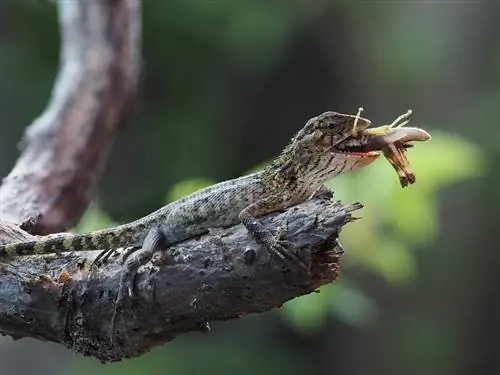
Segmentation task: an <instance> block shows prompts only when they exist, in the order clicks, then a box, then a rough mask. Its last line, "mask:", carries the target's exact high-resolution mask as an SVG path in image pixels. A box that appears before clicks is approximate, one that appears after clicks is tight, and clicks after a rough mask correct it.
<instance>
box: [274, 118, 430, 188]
mask: <svg viewBox="0 0 500 375" xmlns="http://www.w3.org/2000/svg"><path fill="white" fill-rule="evenodd" d="M361 111H362V108H360V109H359V111H358V113H357V114H356V115H348V114H342V113H338V112H324V113H322V114H320V115H319V116H316V117H313V118H312V119H310V120H309V121H308V122H307V123H306V125H305V126H304V127H303V128H302V129H301V130H300V131H299V132H298V133H297V134H296V135H295V137H293V138H292V140H291V141H290V143H289V145H288V146H287V147H286V148H285V150H283V152H282V153H281V155H280V156H279V157H278V158H277V159H276V160H275V161H274V162H273V164H272V165H271V166H270V169H268V173H269V172H271V173H273V174H274V177H273V178H274V179H276V180H277V179H280V180H281V181H285V182H289V183H290V184H292V185H293V184H304V185H305V186H307V190H309V188H310V189H313V190H314V189H315V188H317V187H318V186H320V185H322V184H323V183H324V182H326V181H327V180H329V179H331V178H333V177H335V176H337V175H339V174H341V173H345V172H349V171H352V170H355V169H359V168H362V167H365V166H368V165H370V164H371V163H373V162H374V161H375V160H377V159H378V158H379V157H380V156H381V155H386V157H388V156H387V155H391V157H392V158H394V159H395V158H396V156H399V155H400V154H403V151H401V153H396V152H392V153H389V152H386V151H387V150H388V149H389V148H390V147H395V148H396V149H397V150H405V149H406V148H408V147H411V145H409V144H408V142H411V141H423V140H427V139H429V138H430V135H429V134H428V133H427V132H425V131H423V130H421V129H417V128H409V127H404V125H406V124H407V123H408V122H409V120H407V119H408V118H409V116H410V114H411V111H408V112H407V113H405V114H404V115H401V116H399V117H398V118H397V119H396V120H395V121H394V122H393V123H392V124H390V125H384V126H380V127H376V128H370V126H371V121H370V120H367V119H365V118H363V117H361V116H360V114H361ZM393 151H394V150H393ZM388 158H389V157H388ZM405 161H406V160H405V159H401V158H400V160H399V161H398V163H400V164H402V163H404V162H405ZM393 165H394V164H393Z"/></svg>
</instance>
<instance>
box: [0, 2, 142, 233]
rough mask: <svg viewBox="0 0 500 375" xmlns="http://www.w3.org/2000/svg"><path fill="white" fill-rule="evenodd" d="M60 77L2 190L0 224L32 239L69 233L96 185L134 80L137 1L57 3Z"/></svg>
mask: <svg viewBox="0 0 500 375" xmlns="http://www.w3.org/2000/svg"><path fill="white" fill-rule="evenodd" d="M58 6H59V24H60V31H61V57H60V60H61V62H60V71H59V74H58V76H57V78H56V82H55V86H54V89H53V91H52V96H51V98H50V101H49V103H48V106H47V108H46V109H45V111H44V112H43V113H42V115H41V116H40V117H38V118H37V119H36V120H35V121H34V122H33V123H32V124H31V125H30V126H29V127H28V128H27V129H26V133H25V135H24V139H23V141H22V148H23V152H22V154H21V156H20V157H19V159H18V161H17V163H16V165H15V166H14V168H13V169H12V171H11V173H10V174H9V175H8V176H7V177H6V178H5V179H4V180H3V183H2V186H1V187H0V198H1V202H0V203H1V204H0V217H1V218H2V221H8V222H12V223H15V224H21V223H29V225H28V226H27V227H29V229H30V232H31V233H37V234H48V233H53V232H60V231H63V230H66V229H67V228H69V227H71V226H73V225H74V224H75V223H76V222H77V221H78V219H79V218H80V216H81V215H82V213H83V212H84V210H85V208H86V207H87V205H88V203H89V201H90V200H91V199H92V197H93V194H94V189H95V187H96V184H97V182H98V181H99V179H100V175H101V171H102V170H103V167H104V165H105V162H106V159H107V153H108V151H109V149H110V147H111V145H112V143H113V140H114V137H115V135H116V133H117V129H118V125H119V124H120V122H121V121H122V120H123V118H124V115H125V114H126V109H127V108H128V107H130V105H131V99H133V98H134V95H135V93H136V88H137V82H138V74H139V57H140V54H139V53H140V51H139V48H140V42H139V37H140V8H139V0H105V1H64V0H61V1H59V4H58Z"/></svg>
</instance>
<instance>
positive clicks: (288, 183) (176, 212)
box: [0, 109, 428, 258]
mask: <svg viewBox="0 0 500 375" xmlns="http://www.w3.org/2000/svg"><path fill="white" fill-rule="evenodd" d="M360 112H361V109H360ZM360 112H358V114H357V115H347V114H341V113H337V112H324V113H322V114H320V115H319V116H317V117H313V118H311V119H310V120H309V121H308V122H307V123H306V125H305V126H304V127H303V128H302V129H301V130H300V131H299V132H298V133H297V134H296V135H295V137H293V138H292V140H291V141H290V143H289V144H288V146H287V147H286V148H285V149H284V150H283V151H282V153H281V154H280V155H279V156H278V157H277V158H276V159H275V160H274V161H273V162H272V163H271V164H270V165H269V166H268V167H266V168H265V169H264V170H263V171H261V172H257V173H254V174H251V175H247V176H244V177H240V178H236V179H234V180H229V181H225V182H222V183H219V184H216V185H212V186H209V187H207V188H205V189H202V190H200V191H197V192H195V193H193V194H191V195H189V196H187V197H185V198H182V199H180V200H178V201H175V202H172V203H170V204H168V205H166V206H164V207H162V208H160V209H159V210H157V211H155V212H153V213H151V214H149V215H147V216H145V217H143V218H140V219H138V220H136V221H133V222H131V223H127V224H123V225H120V226H117V227H114V228H109V229H104V230H98V231H94V232H90V233H82V234H71V233H61V234H55V235H50V236H46V237H43V238H40V239H39V240H36V241H30V242H21V243H11V244H6V245H3V246H0V256H6V255H10V256H15V255H30V254H46V253H57V252H62V251H83V250H92V249H94V250H95V249H103V250H106V249H116V248H119V247H125V246H126V247H130V246H137V247H141V246H142V245H143V242H144V241H145V239H146V237H147V235H148V233H149V232H150V231H151V230H155V231H156V232H157V233H159V235H161V236H163V239H162V240H161V241H160V243H161V244H162V245H163V246H167V247H168V246H169V245H172V244H175V243H177V242H181V241H184V240H186V239H188V238H191V237H194V236H197V235H200V234H203V233H206V232H207V231H208V230H209V229H210V228H217V227H226V226H231V225H234V224H236V223H238V222H241V223H243V224H244V225H245V227H246V228H247V229H248V230H249V232H250V233H251V234H252V235H253V236H254V237H255V238H256V240H259V241H261V242H262V243H263V244H264V245H266V247H267V248H268V249H269V250H270V251H271V252H272V253H274V254H276V255H278V256H280V257H281V258H286V257H290V256H293V255H291V254H289V252H288V251H286V249H283V247H282V246H281V244H280V241H279V240H278V239H276V238H275V236H274V235H273V234H272V233H270V232H269V231H268V230H267V229H265V228H264V227H263V226H262V225H261V224H260V223H258V222H257V221H256V220H255V218H256V217H258V216H261V215H265V214H267V213H270V212H273V211H277V210H281V209H285V208H287V207H290V206H292V205H295V204H298V203H300V202H303V201H305V200H307V199H308V198H309V197H311V196H312V195H313V193H314V192H315V191H317V190H318V189H319V188H321V187H322V186H323V183H324V182H325V181H327V180H330V179H332V178H333V177H335V176H337V175H339V174H341V173H345V172H349V171H352V170H355V169H358V168H361V167H365V166H367V165H369V164H371V163H373V162H374V161H375V160H376V159H377V158H378V157H379V156H380V155H381V153H380V152H375V151H377V150H383V149H384V147H383V146H390V145H392V144H394V143H396V142H397V141H398V140H402V141H401V143H405V142H409V141H413V140H417V141H418V140H426V139H428V138H425V137H422V139H419V137H418V136H417V135H416V134H422V133H425V132H424V131H423V130H420V129H417V128H407V127H403V126H402V125H406V123H407V122H408V121H405V122H404V123H403V124H400V125H397V126H394V125H395V123H393V124H391V125H389V126H381V127H378V128H371V129H367V128H368V127H369V126H370V125H371V122H370V121H369V120H367V119H365V118H362V117H360V116H359V115H360ZM408 115H409V113H407V114H406V115H403V116H400V117H399V118H398V119H397V120H396V121H395V122H397V121H399V120H400V119H404V118H406V117H408ZM409 134H410V135H409ZM412 134H413V135H412ZM425 134H427V133H425ZM424 138H425V139H424ZM385 139H387V142H385V141H384V140H385ZM370 145H375V146H374V147H372V148H371V149H370V147H369V146H370ZM353 147H354V148H355V149H358V148H359V149H363V147H364V149H363V150H362V152H357V151H353V152H351V151H350V150H352V148H353ZM366 148H368V149H366Z"/></svg>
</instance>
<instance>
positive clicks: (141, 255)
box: [111, 228, 166, 341]
mask: <svg viewBox="0 0 500 375" xmlns="http://www.w3.org/2000/svg"><path fill="white" fill-rule="evenodd" d="M165 242H166V241H165V236H164V234H163V233H162V232H161V231H160V230H159V229H158V228H151V229H150V230H149V232H148V234H147V236H146V238H145V239H144V242H143V244H142V247H141V248H139V249H138V248H134V250H131V249H129V250H127V251H126V252H125V253H124V254H123V258H122V261H123V262H124V264H123V270H122V271H121V275H120V284H119V286H118V291H117V296H116V301H115V307H114V309H113V316H112V317H111V341H113V335H114V327H115V320H116V315H117V312H118V309H119V308H120V306H121V304H122V302H123V300H124V297H125V296H128V297H129V298H131V297H134V296H135V284H136V277H137V272H138V270H139V268H140V267H141V266H142V265H144V264H146V263H147V262H149V261H150V260H151V258H152V257H153V255H154V253H155V252H156V251H158V250H161V249H163V248H164V247H166V244H165Z"/></svg>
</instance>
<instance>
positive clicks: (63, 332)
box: [0, 198, 360, 362]
mask: <svg viewBox="0 0 500 375" xmlns="http://www.w3.org/2000/svg"><path fill="white" fill-rule="evenodd" d="M359 207H360V205H359V204H356V205H352V206H342V205H341V204H339V203H332V202H331V201H329V200H327V199H324V198H323V199H321V198H318V199H314V200H311V201H309V202H307V203H304V204H302V205H299V206H296V207H293V208H291V209H289V210H287V211H286V212H284V213H281V214H274V215H270V216H268V217H266V218H264V219H263V222H264V224H265V225H266V226H268V227H269V228H270V229H271V230H277V227H278V225H279V224H280V223H282V222H283V220H285V222H286V223H287V229H288V231H287V235H286V236H285V239H286V240H289V241H292V242H293V243H294V244H295V245H296V246H297V247H298V248H299V249H300V250H301V252H302V254H303V255H304V256H306V257H307V256H308V255H309V254H310V256H311V264H312V268H311V273H310V275H307V274H305V273H304V272H298V271H293V270H292V271H291V270H289V269H286V268H284V266H282V265H281V263H280V261H276V260H275V259H270V257H269V255H268V252H267V251H266V250H265V249H264V248H263V247H262V246H261V245H259V244H257V243H256V242H255V241H254V240H253V238H252V237H251V236H249V235H248V233H247V231H246V229H245V228H244V227H243V226H242V225H237V226H234V227H231V228H228V229H225V230H217V231H215V232H213V233H210V234H207V235H205V236H202V237H200V238H196V239H192V240H189V241H186V242H183V243H181V244H179V245H177V246H175V247H172V248H171V249H170V250H169V251H168V253H167V254H158V256H157V257H155V259H153V261H152V262H151V264H149V265H147V266H145V267H143V269H141V271H140V273H139V275H138V279H137V281H138V284H137V286H138V287H137V292H136V296H135V298H131V299H127V300H125V301H124V304H123V305H122V307H123V308H124V309H123V310H124V311H123V312H122V311H119V314H118V316H117V320H116V325H115V335H114V336H112V335H111V331H110V330H111V325H110V322H111V316H112V313H113V309H114V307H115V305H114V301H115V299H116V295H117V290H118V283H119V278H120V271H121V267H120V265H119V262H116V261H114V260H112V261H111V262H109V263H108V264H107V265H105V266H103V267H99V268H98V269H95V268H94V269H93V271H91V270H90V267H89V265H90V263H91V262H92V260H93V259H94V258H95V256H96V255H97V254H98V251H88V252H83V253H66V254H60V255H53V256H29V257H19V258H16V259H14V260H13V261H12V262H10V263H9V264H8V265H5V267H4V268H3V270H2V271H3V272H2V273H3V275H2V278H1V280H2V282H1V284H0V295H1V296H2V298H0V324H1V327H2V328H1V329H2V332H3V333H5V334H9V335H12V336H13V337H18V338H19V337H26V336H29V337H35V338H38V339H41V340H47V341H53V342H57V343H60V344H63V345H65V346H67V347H69V348H71V349H73V350H75V351H76V352H79V353H82V354H84V355H89V356H93V357H96V358H99V359H100V360H101V361H103V362H112V361H117V360H120V359H123V358H127V357H133V356H138V355H140V354H142V353H144V352H146V351H148V350H149V349H151V348H152V347H154V346H156V345H160V344H163V343H165V342H168V341H170V340H172V339H173V338H175V337H176V336H177V335H178V334H180V333H182V332H187V331H193V330H196V331H199V330H206V329H207V324H208V322H210V321H215V320H227V319H230V318H236V317H240V316H244V315H247V314H251V313H258V312H264V311H267V310H270V309H273V308H276V307H280V306H281V305H282V304H283V303H284V302H286V301H288V300H290V299H292V298H294V297H297V296H300V295H303V294H306V293H310V292H312V291H314V290H316V289H317V288H318V287H319V286H321V285H324V284H327V283H330V282H332V281H334V280H336V279H337V277H338V274H339V259H340V255H341V254H342V251H339V247H338V246H337V242H336V239H337V236H338V233H339V231H340V230H341V228H342V226H343V225H344V224H346V223H347V222H349V221H350V220H352V216H351V211H352V210H355V209H357V208H359ZM112 337H113V342H111V338H112Z"/></svg>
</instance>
